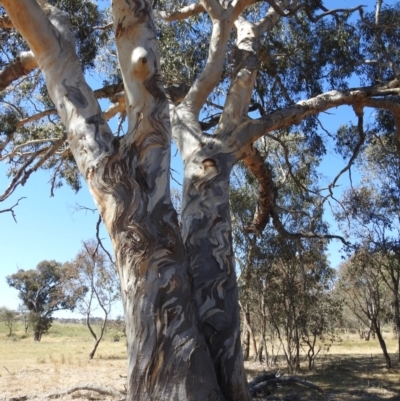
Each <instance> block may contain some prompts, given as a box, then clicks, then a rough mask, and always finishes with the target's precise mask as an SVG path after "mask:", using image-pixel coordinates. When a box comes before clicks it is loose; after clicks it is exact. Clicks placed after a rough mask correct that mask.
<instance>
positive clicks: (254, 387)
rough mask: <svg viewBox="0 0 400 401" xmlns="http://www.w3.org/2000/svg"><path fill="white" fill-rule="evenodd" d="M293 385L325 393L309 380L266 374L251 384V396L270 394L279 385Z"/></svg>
mask: <svg viewBox="0 0 400 401" xmlns="http://www.w3.org/2000/svg"><path fill="white" fill-rule="evenodd" d="M292 383H295V384H300V385H302V386H305V387H308V388H311V389H313V390H317V391H319V392H323V390H322V388H321V387H319V386H317V385H316V384H314V383H311V382H309V381H307V380H303V379H300V378H299V377H297V376H288V377H281V376H279V375H278V373H265V374H263V375H261V376H258V377H256V378H255V379H254V380H252V381H251V382H250V383H249V388H250V392H251V395H252V396H253V397H254V396H256V395H257V394H259V393H263V392H267V393H269V394H270V393H271V388H272V387H277V386H278V385H281V386H284V385H288V384H292Z"/></svg>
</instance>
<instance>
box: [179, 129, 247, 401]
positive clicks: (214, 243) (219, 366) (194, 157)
mask: <svg viewBox="0 0 400 401" xmlns="http://www.w3.org/2000/svg"><path fill="white" fill-rule="evenodd" d="M173 127H174V129H175V130H181V129H182V127H181V125H180V122H176V123H175V124H174V125H173ZM185 128H186V127H185ZM186 129H187V128H186ZM197 133H198V134H199V136H198V138H200V140H199V141H198V142H197V141H196V146H193V145H194V144H192V145H191V146H192V148H191V150H192V152H190V153H189V154H188V149H186V151H185V152H181V153H182V154H183V156H184V163H185V180H184V186H183V202H182V235H183V239H184V241H185V247H186V250H187V252H188V256H189V274H190V275H191V277H192V281H193V286H194V291H195V300H196V303H197V308H198V310H199V315H200V321H201V326H202V331H203V333H204V336H205V339H206V342H207V345H208V348H209V350H210V355H211V358H212V359H213V363H214V369H215V372H216V374H217V380H218V383H219V386H220V388H221V391H222V394H223V395H224V396H225V398H226V399H229V400H230V399H232V400H241V401H246V400H250V399H251V397H250V392H249V389H248V386H247V379H246V375H245V371H244V367H243V355H242V349H241V342H240V319H239V307H238V290H237V283H236V273H235V261H234V255H233V252H232V235H231V219H230V207H229V177H230V172H231V169H232V167H233V165H234V164H235V162H236V161H237V160H236V158H235V156H234V155H232V154H230V153H229V152H228V149H223V150H222V149H221V147H220V146H219V145H218V144H219V141H216V140H215V139H211V138H207V137H206V136H205V135H204V134H202V133H201V132H197ZM174 135H175V134H174ZM189 135H193V134H192V133H188V134H187V136H189ZM186 155H187V156H186ZM185 156H186V157H185Z"/></svg>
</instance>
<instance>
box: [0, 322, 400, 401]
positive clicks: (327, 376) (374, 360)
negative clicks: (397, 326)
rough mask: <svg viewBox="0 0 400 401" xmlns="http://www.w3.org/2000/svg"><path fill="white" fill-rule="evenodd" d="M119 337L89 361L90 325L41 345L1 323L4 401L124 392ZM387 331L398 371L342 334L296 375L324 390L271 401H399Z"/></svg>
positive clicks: (285, 391) (56, 332) (278, 395)
mask: <svg viewBox="0 0 400 401" xmlns="http://www.w3.org/2000/svg"><path fill="white" fill-rule="evenodd" d="M114 336H115V333H114V332H112V331H110V332H108V333H107V335H106V338H105V340H104V342H102V343H101V344H100V347H99V349H98V351H97V354H96V356H95V358H94V359H93V360H91V361H89V360H88V354H89V352H90V350H91V347H92V339H91V337H90V334H89V332H88V330H87V329H86V327H85V326H84V325H79V324H60V323H57V322H56V323H54V325H53V327H52V328H51V330H50V332H49V333H48V334H47V335H45V336H43V338H42V341H41V342H40V343H37V342H34V341H33V339H32V338H31V336H29V337H27V338H24V337H25V336H24V335H23V330H22V327H21V326H17V327H16V330H15V335H14V336H11V337H8V336H7V330H6V328H5V327H4V325H1V324H0V401H9V400H10V399H11V398H12V397H18V396H28V397H29V398H31V397H33V396H37V398H36V399H39V400H40V399H41V398H43V394H48V393H53V392H57V391H61V390H63V389H65V388H68V387H72V386H75V385H85V384H91V385H99V386H103V387H112V388H116V389H118V390H120V391H123V390H124V384H125V380H126V379H125V376H126V346H125V341H124V339H122V340H121V341H118V342H115V341H114ZM391 337H392V336H391V334H389V333H387V335H386V338H385V339H386V341H387V345H388V350H389V352H390V354H391V357H392V360H393V362H394V368H393V369H391V370H388V369H386V368H385V366H384V360H383V357H382V355H381V351H380V348H379V344H378V342H377V340H371V341H369V342H366V341H361V340H359V339H358V338H357V336H355V335H343V336H342V339H343V341H342V342H340V343H338V344H336V345H334V346H333V347H332V348H331V350H330V352H329V353H328V354H325V355H321V356H320V357H319V359H318V360H317V362H316V366H315V369H314V370H313V371H312V372H308V371H307V369H306V368H305V366H306V364H305V363H304V368H302V370H301V371H300V372H298V373H297V376H298V377H300V378H301V379H304V380H309V381H311V382H312V383H314V384H316V385H318V386H320V387H321V388H322V389H323V392H321V393H319V392H317V391H315V390H310V389H308V388H303V387H300V386H298V385H292V386H284V387H279V388H277V389H276V390H275V391H274V395H270V396H265V395H264V396H263V399H269V400H288V401H289V400H290V401H296V400H297V401H300V400H307V401H310V400H315V401H328V400H329V401H347V400H349V401H384V400H385V401H400V365H399V362H398V355H397V354H396V342H395V340H394V339H392V338H391ZM246 369H247V373H248V375H249V378H251V377H253V376H256V375H259V374H260V373H261V372H262V371H263V370H264V369H266V370H271V369H272V370H278V369H281V371H282V372H285V364H284V361H283V359H280V360H278V363H277V365H276V366H274V367H273V368H268V369H267V368H266V367H265V366H263V365H261V364H260V363H258V362H252V361H249V362H246ZM62 399H63V400H87V399H91V400H108V399H109V400H112V398H111V397H110V396H104V395H99V394H98V393H95V392H84V391H81V392H75V393H73V394H71V395H67V396H63V397H62ZM261 399H262V398H261Z"/></svg>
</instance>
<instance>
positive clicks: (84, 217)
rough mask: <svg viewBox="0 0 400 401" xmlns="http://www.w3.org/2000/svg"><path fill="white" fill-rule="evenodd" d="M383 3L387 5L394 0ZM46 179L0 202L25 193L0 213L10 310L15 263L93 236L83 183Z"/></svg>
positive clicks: (0, 277)
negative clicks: (76, 187)
mask: <svg viewBox="0 0 400 401" xmlns="http://www.w3.org/2000/svg"><path fill="white" fill-rule="evenodd" d="M385 3H386V4H393V3H394V1H390V2H389V1H387V2H386V1H385ZM359 4H367V5H368V6H369V7H371V8H372V7H373V6H374V5H375V0H367V1H365V0H363V1H359V0H346V1H344V0H336V1H327V2H326V5H327V6H330V7H334V8H339V7H347V8H348V7H354V6H357V5H359ZM371 8H370V9H371ZM332 112H333V113H334V115H333V116H332V117H331V118H332V120H331V121H332V124H335V125H336V126H337V124H338V121H340V122H342V123H346V122H348V120H349V119H350V118H351V117H352V114H351V113H350V111H349V108H341V109H338V110H336V111H332ZM367 118H373V116H372V115H370V116H369V117H368V116H367ZM330 128H332V126H331V127H330ZM328 154H330V157H329V158H328V159H327V160H326V161H325V162H324V163H323V166H322V171H323V173H324V174H325V175H326V176H327V178H330V179H332V178H333V175H334V174H336V171H338V167H339V166H340V165H341V163H342V162H341V161H340V160H339V159H338V158H335V157H334V156H333V155H332V152H331V151H329V152H328ZM173 168H174V169H177V170H178V171H181V168H180V167H179V161H176V160H175V162H174V166H173ZM6 169H7V166H6V165H4V164H0V192H3V190H4V189H5V188H6V187H7V185H8V183H9V180H8V178H7V177H6ZM174 174H175V175H176V173H174ZM176 178H177V179H178V180H179V181H180V177H179V175H178V176H177V177H176ZM49 180H50V173H49V172H46V171H40V172H38V173H36V174H33V175H32V176H31V178H30V179H29V181H28V182H27V183H26V185H25V186H24V187H20V188H19V189H18V190H17V191H16V192H15V193H14V194H13V196H12V197H11V198H10V199H9V200H7V201H6V202H4V203H2V204H1V205H0V206H1V207H0V209H4V208H7V207H10V206H11V205H13V204H14V203H15V202H16V201H17V199H18V198H20V197H23V196H24V197H26V199H23V200H22V201H21V202H20V204H19V206H18V207H17V208H16V209H15V212H16V217H17V221H18V223H17V224H16V223H15V222H14V220H13V219H12V216H11V214H8V213H2V214H0V227H1V229H0V306H7V307H9V308H12V309H16V308H17V306H18V304H19V299H18V296H17V291H15V290H14V289H11V288H10V287H9V286H8V285H7V284H6V282H5V277H6V276H7V275H9V274H12V273H14V272H16V271H17V269H18V268H21V269H32V268H35V267H36V265H37V264H38V263H39V262H40V261H42V260H44V259H55V260H57V261H60V262H66V261H68V260H71V259H73V258H74V256H75V255H76V254H77V252H78V251H79V249H80V248H81V244H82V241H83V240H86V239H89V238H93V237H94V236H95V225H96V222H97V218H98V214H97V213H94V214H93V213H90V212H86V213H85V212H83V211H79V212H77V211H75V210H74V206H75V205H76V204H80V205H82V206H87V207H89V208H93V207H94V203H93V200H92V198H91V196H90V194H89V191H88V190H87V188H86V186H85V184H84V185H83V188H82V189H81V190H80V191H79V192H78V193H77V194H75V193H74V192H73V191H72V190H71V189H70V188H68V187H67V186H64V187H62V188H60V189H58V190H57V191H56V192H55V196H54V197H50V186H49V184H48V182H49ZM342 184H343V186H345V185H346V182H345V181H342ZM101 237H102V238H105V239H106V240H105V243H106V244H108V247H109V249H111V246H110V245H109V244H110V243H109V240H108V236H107V234H106V232H105V230H104V229H103V231H102V233H101ZM339 248H340V244H338V243H335V242H333V243H332V245H331V247H330V253H331V258H330V259H331V264H332V266H337V264H338V263H340V255H339V253H338V249H339ZM119 313H120V312H116V314H119Z"/></svg>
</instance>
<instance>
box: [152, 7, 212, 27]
mask: <svg viewBox="0 0 400 401" xmlns="http://www.w3.org/2000/svg"><path fill="white" fill-rule="evenodd" d="M202 12H205V8H204V5H203V4H202V3H194V4H190V5H188V6H186V7H183V8H181V9H180V10H176V11H172V12H171V13H167V12H166V11H160V10H154V11H153V13H154V16H155V18H157V19H162V20H164V21H166V22H172V21H180V20H183V19H186V18H189V17H192V16H193V15H196V14H199V13H202Z"/></svg>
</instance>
